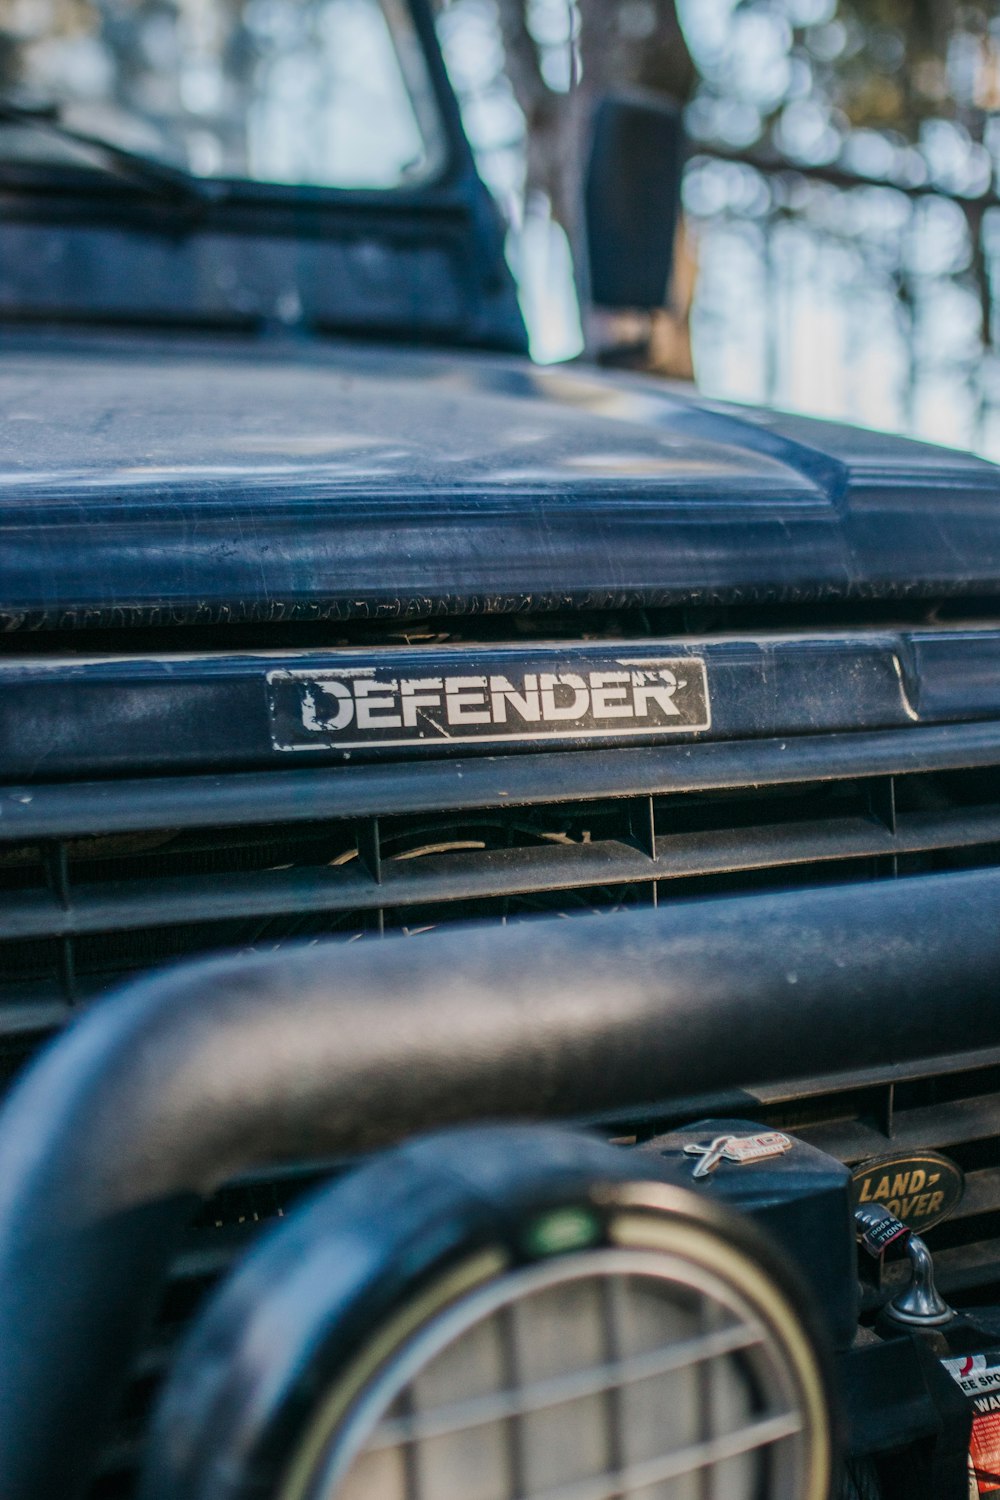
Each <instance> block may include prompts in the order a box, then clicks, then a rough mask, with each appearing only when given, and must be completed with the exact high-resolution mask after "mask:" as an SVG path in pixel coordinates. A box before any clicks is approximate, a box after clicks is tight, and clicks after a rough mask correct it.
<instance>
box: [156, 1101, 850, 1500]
mask: <svg viewBox="0 0 1000 1500" xmlns="http://www.w3.org/2000/svg"><path fill="white" fill-rule="evenodd" d="M650 1172H651V1169H650V1168H649V1166H648V1163H646V1162H643V1161H642V1160H640V1158H639V1157H638V1156H637V1154H635V1153H631V1152H629V1151H627V1150H622V1149H618V1148H614V1147H611V1146H607V1145H605V1144H603V1143H602V1142H599V1141H595V1140H593V1139H591V1138H589V1137H587V1136H584V1135H579V1134H575V1133H571V1132H568V1131H563V1130H553V1129H542V1128H530V1127H525V1128H517V1127H515V1128H508V1127H496V1128H488V1129H481V1128H480V1129H474V1130H455V1131H450V1132H447V1133H443V1134H440V1135H434V1136H428V1137H426V1138H424V1139H422V1140H416V1141H413V1142H410V1143H409V1144H407V1145H405V1146H403V1147H400V1148H398V1149H396V1150H393V1151H389V1152H386V1153H385V1154H383V1155H381V1156H379V1157H377V1158H375V1159H373V1160H371V1161H370V1162H369V1163H368V1164H367V1165H366V1166H364V1167H362V1168H360V1169H359V1170H357V1171H355V1172H353V1173H352V1174H351V1175H350V1176H348V1177H346V1178H345V1179H343V1180H341V1181H340V1182H339V1183H337V1184H336V1185H334V1186H332V1187H330V1188H327V1189H324V1190H323V1191H321V1192H320V1193H319V1194H318V1195H317V1196H315V1197H314V1198H313V1199H312V1200H311V1201H310V1202H309V1203H308V1204H306V1205H304V1206H303V1207H301V1208H300V1209H298V1210H297V1211H296V1212H295V1213H293V1214H292V1215H290V1216H289V1217H288V1218H287V1219H286V1220H285V1221H284V1222H283V1223H282V1224H281V1226H280V1227H279V1228H278V1229H276V1230H275V1231H273V1232H272V1233H271V1234H269V1235H268V1236H267V1237H266V1238H265V1239H264V1240H263V1241H261V1242H260V1243H259V1244H258V1246H257V1247H255V1249H254V1250H253V1251H251V1252H250V1254H249V1255H248V1256H247V1257H246V1259H245V1260H244V1261H243V1262H242V1263H241V1265H240V1266H239V1268H238V1269H237V1270H236V1272H235V1273H234V1274H233V1275H232V1277H231V1278H230V1279H229V1280H228V1281H227V1282H226V1283H225V1285H224V1286H223V1287H222V1288H221V1290H220V1291H219V1292H218V1293H217V1294H216V1295H215V1297H214V1298H213V1300H212V1302H211V1303H210V1305H209V1307H208V1309H207V1311H206V1312H205V1313H204V1314H203V1315H202V1317H201V1318H200V1319H199V1321H198V1322H197V1324H196V1326H195V1327H194V1328H193V1330H192V1331H191V1333H190V1335H189V1337H188V1338H187V1340H186V1343H185V1344H184V1346H183V1348H182V1350H181V1352H180V1354H179V1356H178V1358H177V1360H176V1362H175V1365H174V1368H173V1372H172V1374H171V1377H170V1379H169V1381H168V1383H167V1386H166V1388H165V1390H164V1393H163V1395H162V1397H161V1400H160V1404H159V1407H158V1411H157V1414H156V1417H155V1419H154V1423H153V1428H152V1432H151V1438H150V1443H149V1447H148V1451H147V1458H146V1463H145V1467H144V1477H143V1482H142V1487H141V1491H140V1493H141V1496H142V1500H182V1497H183V1500H251V1497H253V1500H265V1497H267V1500H616V1497H628V1500H699V1497H702V1496H706V1495H711V1496H712V1497H713V1500H826V1497H827V1496H828V1494H829V1489H830V1469H831V1439H830V1422H829V1402H828V1385H827V1381H826V1378H825V1373H824V1363H823V1360H822V1358H821V1357H820V1354H819V1351H818V1348H817V1343H816V1338H815V1335H814V1333H813V1332H812V1327H813V1324H812V1319H811V1317H810V1315H809V1311H808V1308H807V1307H806V1306H805V1304H804V1302H803V1297H802V1293H801V1292H800V1290H799V1287H798V1283H797V1280H796V1278H795V1277H794V1275H793V1274H792V1273H791V1272H790V1271H789V1269H788V1267H787V1266H786V1265H785V1264H784V1262H783V1260H782V1258H781V1257H780V1256H778V1255H777V1254H776V1253H775V1252H774V1250H773V1249H772V1248H771V1246H770V1244H769V1243H768V1242H767V1241H765V1240H764V1239H763V1237H762V1236H761V1235H760V1234H759V1233H758V1232H757V1231H756V1230H755V1229H754V1228H753V1226H752V1225H750V1224H748V1223H746V1222H744V1221H743V1220H741V1219H739V1218H737V1217H736V1216H735V1215H733V1214H731V1213H729V1212H721V1211H719V1210H718V1209H717V1208H716V1207H715V1206H714V1205H713V1204H710V1203H707V1202H706V1201H705V1200H704V1199H703V1198H700V1197H697V1196H695V1194H693V1193H689V1192H687V1191H685V1190H683V1189H678V1188H676V1187H673V1186H670V1185H667V1184H663V1183H661V1182H658V1181H657V1180H656V1179H655V1175H650Z"/></svg>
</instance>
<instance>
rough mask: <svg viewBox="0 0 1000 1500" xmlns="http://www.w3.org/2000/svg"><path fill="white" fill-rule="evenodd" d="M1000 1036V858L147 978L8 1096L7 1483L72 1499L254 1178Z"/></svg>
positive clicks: (2, 1460) (32, 1498)
mask: <svg viewBox="0 0 1000 1500" xmlns="http://www.w3.org/2000/svg"><path fill="white" fill-rule="evenodd" d="M998 1044H1000V870H985V871H973V872H968V873H956V874H948V875H938V876H925V877H919V878H916V879H903V880H894V881H893V880H886V881H884V882H879V883H873V884H865V885H846V886H840V887H834V888H828V889H820V890H812V891H797V892H792V893H787V894H778V895H755V896H747V897H739V898H731V899H724V900H714V901H701V902H697V903H691V904H686V905H685V904H681V905H676V906H672V907H666V908H662V909H660V910H646V911H636V912H631V913H629V914H622V915H616V916H601V915H586V916H581V917H578V918H574V919H571V920H560V919H554V918H538V919H534V920H532V921H530V922H526V923H524V924H521V925H517V926H512V927H506V928H504V927H499V926H497V927H483V928H466V929H457V928H456V929H452V930H450V931H445V932H440V933H435V934H431V935H428V936H425V937H422V938H421V939H420V940H419V941H412V940H404V939H402V938H390V939H388V940H386V941H384V942H379V943H363V944H355V945H341V944H336V943H326V944H322V945H319V946H313V947H309V948H302V949H298V950H294V949H293V950H286V951H285V952H283V953H279V954H275V955H272V956H267V957H260V958H231V959H219V960H211V961H208V962H200V963H197V964H191V965H187V966H184V967H181V968H177V969H175V970H172V971H167V972H163V973H160V974H157V975H154V976H152V977H150V978H147V979H143V980H141V981H139V982H137V983H134V984H132V985H130V986H129V987H128V988H127V989H125V990H123V991H122V992H121V993H120V994H119V995H118V996H117V997H116V998H113V999H110V1000H108V1001H104V1002H101V1003H99V1004H97V1005H95V1006H94V1007H92V1008H91V1009H90V1010H89V1011H88V1012H87V1013H86V1014H84V1015H83V1016H82V1017H81V1018H80V1019H79V1020H78V1021H76V1022H75V1023H74V1024H73V1025H72V1026H70V1027H69V1028H68V1029H67V1030H66V1031H65V1032H64V1033H63V1035H62V1036H61V1037H60V1038H59V1039H58V1040H57V1041H56V1042H55V1043H54V1044H53V1045H52V1046H51V1047H50V1048H48V1049H47V1051H46V1052H45V1053H44V1054H43V1056H42V1057H41V1058H40V1060H39V1061H38V1062H37V1063H36V1064H35V1065H34V1066H33V1067H32V1068H31V1069H30V1070H29V1072H28V1073H27V1074H26V1075H25V1077H24V1078H23V1079H22V1081H21V1082H20V1083H19V1084H18V1085H17V1087H16V1088H15V1089H14V1090H13V1092H12V1094H11V1096H10V1097H9V1099H8V1101H7V1103H6V1105H5V1106H4V1108H3V1110H2V1112H0V1494H2V1495H3V1497H4V1500H52V1497H54V1496H57V1495H58V1496H60V1497H61V1500H67V1497H70V1496H73V1495H76V1494H78V1493H79V1492H80V1490H81V1488H82V1487H83V1485H84V1484H85V1482H86V1479H87V1476H88V1473H89V1472H90V1469H91V1466H92V1464H93V1461H94V1458H95V1454H96V1451H97V1448H98V1446H99V1444H100V1441H101V1438H102V1436H103V1435H104V1433H105V1430H106V1423H107V1421H108V1418H109V1415H110V1413H111V1411H112V1409H113V1406H114V1403H115V1400H116V1398H117V1396H118V1395H119V1393H120V1391H121V1389H122V1385H123V1382H124V1380H125V1378H126V1374H127V1371H128V1367H129V1362H130V1360H131V1359H132V1357H133V1356H134V1354H135V1352H136V1350H137V1348H138V1346H139V1345H140V1344H141V1341H142V1338H143V1336H144V1333H145V1332H146V1330H147V1327H148V1324H149V1321H150V1319H151V1317H152V1314H153V1311H154V1308H155V1305H156V1301H157V1297H158V1294H159V1292H160V1290H161V1288H162V1284H163V1279H164V1276H165V1274H166V1270H167V1266H168V1262H169V1260H170V1257H171V1254H172V1253H173V1252H174V1250H175V1248H176V1244H177V1239H178V1236H179V1234H180V1232H181V1231H182V1229H183V1227H184V1225H185V1223H186V1221H187V1220H188V1218H189V1216H190V1213H191V1210H192V1207H193V1205H194V1203H195V1202H196V1201H197V1200H198V1199H199V1198H200V1197H202V1196H204V1195H205V1194H207V1193H210V1192H211V1191H212V1190H213V1189H214V1188H216V1187H217V1186H218V1185H219V1184H220V1183H221V1182H222V1181H224V1180H225V1179H226V1178H228V1177H231V1176H232V1175H234V1174H236V1173H238V1172H240V1171H242V1170H245V1169H247V1168H249V1167H251V1166H260V1165H264V1164H267V1163H271V1162H275V1161H278V1160H281V1159H287V1158H289V1157H296V1156H297V1157H302V1156H327V1155H331V1154H335V1153H341V1152H345V1151H346V1152H350V1151H354V1150H361V1149H367V1148H370V1147H373V1146H378V1145H382V1144H384V1143H387V1142H389V1141H391V1140H394V1139H396V1138H398V1137H400V1136H402V1135H404V1134H406V1133H409V1132H412V1131H415V1130H421V1129H426V1128H428V1127H431V1126H439V1125H443V1124H446V1123H449V1122H457V1121H467V1120H488V1119H499V1118H503V1117H512V1116H516V1117H521V1118H525V1117H527V1118H541V1117H553V1116H562V1117H567V1116H569V1117H572V1116H580V1115H586V1116H588V1117H591V1118H592V1117H594V1116H597V1115H600V1114H601V1113H606V1114H608V1115H613V1114H614V1112H615V1111H621V1112H623V1113H627V1112H631V1111H633V1110H637V1109H640V1108H642V1107H644V1106H647V1105H653V1104H655V1103H656V1102H657V1101H662V1100H666V1099H669V1098H670V1097H671V1096H674V1097H678V1096H681V1095H685V1096H686V1095H690V1094H696V1093H698V1092H700V1091H703V1092H709V1091H716V1090H718V1089H721V1088H731V1087H737V1086H739V1085H743V1084H747V1083H751V1082H753V1083H764V1082H768V1081H776V1080H779V1079H788V1078H793V1077H802V1076H804V1075H807V1074H816V1073H824V1072H835V1071H838V1070H841V1069H847V1068H851V1069H855V1068H857V1069H860V1068H865V1067H874V1066H879V1065H883V1064H885V1063H887V1062H889V1063H895V1062H902V1061H904V1060H908V1059H911V1060H912V1059H918V1058H924V1057H931V1056H933V1055H935V1054H940V1053H941V1052H959V1051H965V1050H971V1049H975V1048H978V1047H987V1046H996V1045H998Z"/></svg>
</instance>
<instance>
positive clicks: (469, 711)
mask: <svg viewBox="0 0 1000 1500" xmlns="http://www.w3.org/2000/svg"><path fill="white" fill-rule="evenodd" d="M444 690H445V695H446V698H445V701H446V703H447V705H448V723H449V724H489V723H490V711H489V709H488V708H487V707H486V678H485V677H446V678H445V680H444Z"/></svg>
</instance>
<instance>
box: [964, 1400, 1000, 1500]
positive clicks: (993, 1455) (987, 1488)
mask: <svg viewBox="0 0 1000 1500" xmlns="http://www.w3.org/2000/svg"><path fill="white" fill-rule="evenodd" d="M977 1404H978V1403H977ZM998 1492H1000V1411H991V1412H989V1413H988V1415H986V1416H983V1417H975V1418H973V1422H972V1436H971V1438H970V1439H969V1496H970V1500H972V1497H974V1496H976V1495H995V1494H997V1493H998Z"/></svg>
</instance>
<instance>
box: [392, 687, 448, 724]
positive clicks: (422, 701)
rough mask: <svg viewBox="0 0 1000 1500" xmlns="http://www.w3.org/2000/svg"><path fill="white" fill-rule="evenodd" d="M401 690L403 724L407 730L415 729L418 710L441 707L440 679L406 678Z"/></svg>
mask: <svg viewBox="0 0 1000 1500" xmlns="http://www.w3.org/2000/svg"><path fill="white" fill-rule="evenodd" d="M399 690H400V693H401V695H402V700H403V704H402V707H403V723H404V725H405V726H406V728H407V729H413V728H415V726H416V722H417V711H418V709H421V708H440V707H441V679H440V677H412V678H404V679H403V681H402V682H401V683H400V684H399Z"/></svg>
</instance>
